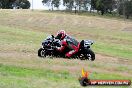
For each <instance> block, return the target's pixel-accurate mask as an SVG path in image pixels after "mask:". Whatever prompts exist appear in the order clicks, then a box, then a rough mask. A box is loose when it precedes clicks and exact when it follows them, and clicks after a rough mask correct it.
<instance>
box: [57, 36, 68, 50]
mask: <svg viewBox="0 0 132 88" xmlns="http://www.w3.org/2000/svg"><path fill="white" fill-rule="evenodd" d="M61 43H62V46H61V47H60V48H59V49H58V50H59V51H60V52H63V50H64V49H65V47H67V46H68V44H67V42H66V40H65V39H64V40H62V41H61Z"/></svg>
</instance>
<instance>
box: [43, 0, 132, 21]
mask: <svg viewBox="0 0 132 88" xmlns="http://www.w3.org/2000/svg"><path fill="white" fill-rule="evenodd" d="M62 1H63V3H62ZM42 3H43V5H47V6H49V7H52V10H54V8H57V9H59V6H60V4H61V3H62V4H63V6H65V7H66V10H68V11H73V10H75V13H76V12H82V11H90V12H95V11H97V13H100V14H101V15H104V14H113V13H117V14H119V15H123V16H124V17H126V18H127V19H128V18H129V17H130V16H132V0H42Z"/></svg>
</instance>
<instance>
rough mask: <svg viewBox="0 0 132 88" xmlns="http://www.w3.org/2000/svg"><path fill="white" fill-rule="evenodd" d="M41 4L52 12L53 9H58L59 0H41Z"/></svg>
mask: <svg viewBox="0 0 132 88" xmlns="http://www.w3.org/2000/svg"><path fill="white" fill-rule="evenodd" d="M42 3H43V5H47V6H48V7H51V8H52V10H54V7H56V8H59V5H60V0H43V1H42Z"/></svg>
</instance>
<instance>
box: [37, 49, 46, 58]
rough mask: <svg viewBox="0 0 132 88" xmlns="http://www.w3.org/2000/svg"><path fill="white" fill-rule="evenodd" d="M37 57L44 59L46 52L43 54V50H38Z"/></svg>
mask: <svg viewBox="0 0 132 88" xmlns="http://www.w3.org/2000/svg"><path fill="white" fill-rule="evenodd" d="M38 56H39V57H46V52H45V50H44V49H43V48H40V49H39V50H38Z"/></svg>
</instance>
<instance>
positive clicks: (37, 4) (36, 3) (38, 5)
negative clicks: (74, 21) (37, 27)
mask: <svg viewBox="0 0 132 88" xmlns="http://www.w3.org/2000/svg"><path fill="white" fill-rule="evenodd" d="M29 1H30V3H31V7H30V9H32V1H33V9H44V10H49V8H48V7H47V6H44V5H43V4H42V0H29ZM64 8H65V7H64V6H63V5H62V4H61V5H60V9H64Z"/></svg>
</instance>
